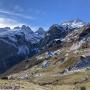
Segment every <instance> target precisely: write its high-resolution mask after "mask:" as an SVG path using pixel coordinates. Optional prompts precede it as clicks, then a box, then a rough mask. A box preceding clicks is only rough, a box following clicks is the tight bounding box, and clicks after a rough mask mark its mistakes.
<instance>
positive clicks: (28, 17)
mask: <svg viewBox="0 0 90 90" xmlns="http://www.w3.org/2000/svg"><path fill="white" fill-rule="evenodd" d="M0 13H4V14H8V15H11V16H17V17H21V18H25V19H30V20H33V19H36V18H35V17H32V16H28V15H22V14H20V13H14V12H10V11H5V10H2V9H0Z"/></svg>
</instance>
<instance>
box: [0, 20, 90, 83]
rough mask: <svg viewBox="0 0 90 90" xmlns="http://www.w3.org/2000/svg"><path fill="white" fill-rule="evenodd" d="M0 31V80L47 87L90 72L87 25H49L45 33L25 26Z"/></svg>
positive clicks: (89, 47) (80, 23)
mask: <svg viewBox="0 0 90 90" xmlns="http://www.w3.org/2000/svg"><path fill="white" fill-rule="evenodd" d="M0 30H1V31H0V73H1V75H0V76H1V78H2V77H3V76H10V77H12V78H14V79H26V78H28V79H30V80H32V82H34V83H39V84H48V83H53V82H54V81H56V79H57V78H56V77H59V78H60V77H61V76H62V75H63V76H66V75H69V74H73V73H76V72H79V71H80V72H82V71H85V70H87V69H89V68H90V24H89V23H86V22H83V21H82V20H79V19H76V20H70V21H66V22H63V23H61V24H53V25H52V26H51V27H50V28H49V30H47V31H45V30H44V29H43V28H41V27H40V28H39V29H38V30H37V31H36V32H33V31H32V30H31V28H30V27H29V26H25V25H23V26H22V27H15V28H14V29H10V28H9V27H7V28H0ZM39 77H41V78H39ZM47 77H48V78H47ZM52 78H53V79H52ZM57 83H60V81H59V80H58V79H57Z"/></svg>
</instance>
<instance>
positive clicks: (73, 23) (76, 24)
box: [61, 19, 88, 29]
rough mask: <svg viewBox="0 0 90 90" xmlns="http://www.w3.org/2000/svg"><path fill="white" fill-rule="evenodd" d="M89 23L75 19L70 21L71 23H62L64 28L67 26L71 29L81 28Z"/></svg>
mask: <svg viewBox="0 0 90 90" xmlns="http://www.w3.org/2000/svg"><path fill="white" fill-rule="evenodd" d="M87 24H88V23H86V22H84V21H82V20H80V19H74V20H70V21H65V22H63V23H61V25H62V26H64V27H65V26H67V27H69V28H71V29H72V28H81V27H83V26H85V25H87Z"/></svg>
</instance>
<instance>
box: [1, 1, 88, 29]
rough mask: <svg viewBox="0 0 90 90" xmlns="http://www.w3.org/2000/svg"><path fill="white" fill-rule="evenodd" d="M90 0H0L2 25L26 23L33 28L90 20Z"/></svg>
mask: <svg viewBox="0 0 90 90" xmlns="http://www.w3.org/2000/svg"><path fill="white" fill-rule="evenodd" d="M89 9H90V0H0V27H4V26H10V27H14V26H18V25H19V26H21V25H22V24H26V25H29V26H31V28H32V29H33V30H35V29H37V28H38V27H43V28H45V29H47V28H48V27H49V26H51V25H52V24H57V23H61V22H63V21H67V20H72V19H76V18H79V19H81V20H84V21H86V22H90V10H89Z"/></svg>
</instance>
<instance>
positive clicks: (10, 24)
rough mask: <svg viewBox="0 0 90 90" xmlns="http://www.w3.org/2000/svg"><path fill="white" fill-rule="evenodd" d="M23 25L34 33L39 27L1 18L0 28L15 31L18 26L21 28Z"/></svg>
mask: <svg viewBox="0 0 90 90" xmlns="http://www.w3.org/2000/svg"><path fill="white" fill-rule="evenodd" d="M22 25H27V26H30V28H31V29H32V30H33V31H36V30H37V29H38V26H33V25H30V24H27V23H22V22H19V21H17V20H14V19H11V18H5V17H0V28H3V27H10V28H12V29H13V28H14V27H16V26H20V27H21V26H22Z"/></svg>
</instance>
